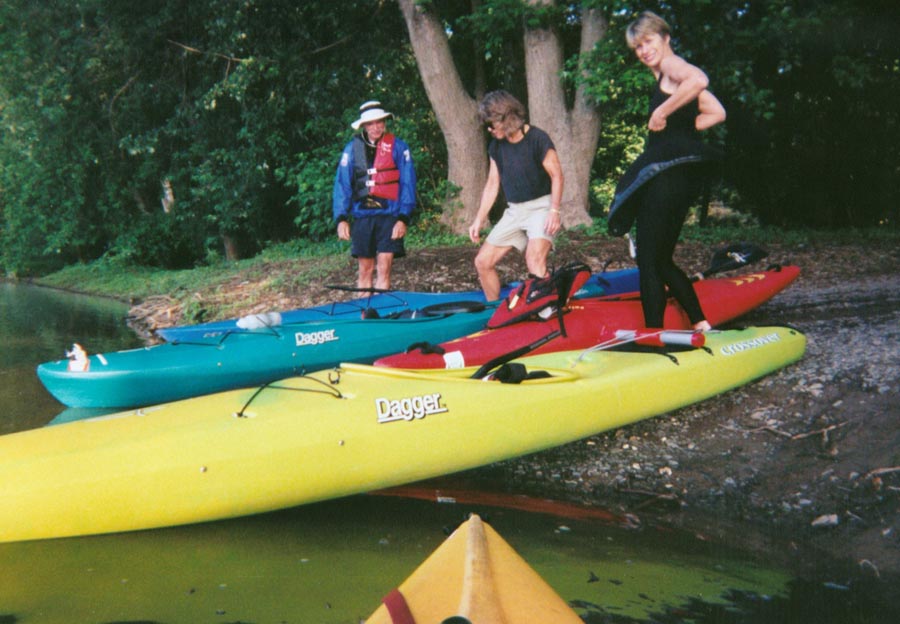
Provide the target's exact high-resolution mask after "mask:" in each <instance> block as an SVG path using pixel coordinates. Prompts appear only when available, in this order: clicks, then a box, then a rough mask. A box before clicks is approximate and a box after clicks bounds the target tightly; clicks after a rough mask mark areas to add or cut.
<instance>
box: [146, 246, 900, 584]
mask: <svg viewBox="0 0 900 624" xmlns="http://www.w3.org/2000/svg"><path fill="white" fill-rule="evenodd" d="M768 249H769V257H768V258H766V259H765V260H763V261H762V262H761V263H760V266H765V265H767V264H769V263H780V264H797V265H799V266H800V267H801V268H802V273H801V276H800V278H799V279H798V281H797V282H795V283H794V284H793V285H792V286H791V287H789V289H788V290H787V291H785V292H784V293H782V294H780V295H778V296H777V297H776V298H775V299H774V300H773V301H771V302H769V303H768V304H766V305H765V306H763V307H761V308H759V309H758V310H756V311H754V312H753V313H752V314H751V315H749V316H747V317H744V318H743V319H741V320H740V324H742V325H751V324H752V325H762V324H788V325H791V326H793V327H796V328H797V329H799V330H801V331H803V332H804V333H805V334H806V335H807V338H808V340H809V343H808V348H807V353H806V355H805V357H804V358H803V360H802V361H801V362H799V363H798V364H796V365H793V366H791V367H789V368H787V369H785V370H783V371H781V372H779V373H777V374H775V375H772V376H770V377H768V378H765V379H762V380H760V381H758V382H756V383H753V384H750V385H748V386H746V387H744V388H741V389H739V390H736V391H733V392H730V393H727V394H725V395H722V396H720V397H717V398H715V399H713V400H709V401H706V402H704V403H702V404H699V405H696V406H692V407H689V408H685V409H682V410H679V411H676V412H672V413H669V414H664V415H661V416H659V417H657V418H655V419H652V420H648V421H644V422H642V423H639V424H636V425H633V426H630V427H626V428H623V429H620V430H617V431H612V432H608V433H606V434H603V435H598V436H594V437H592V438H590V439H588V440H583V441H580V442H577V443H573V444H570V445H567V446H564V447H560V448H557V449H554V450H551V451H547V452H544V453H541V454H538V455H533V456H530V457H525V458H521V459H517V460H512V461H507V462H503V463H499V464H495V465H493V466H490V467H486V468H483V469H479V470H476V471H471V472H470V473H466V474H465V475H463V476H464V477H465V478H466V480H467V481H468V482H469V483H470V484H476V485H480V486H483V487H485V488H489V489H492V490H495V491H505V492H514V493H518V494H527V495H531V496H540V497H550V498H555V499H559V500H563V501H569V502H578V503H582V504H586V505H590V506H596V507H602V508H608V509H611V510H613V511H615V512H617V513H619V514H621V515H622V516H626V517H628V518H629V519H630V521H631V522H632V523H633V524H634V525H635V526H638V527H647V526H654V525H655V526H659V525H667V526H675V527H679V528H682V529H687V530H690V531H693V532H696V533H698V534H702V535H705V536H708V537H709V538H710V539H715V540H719V541H722V542H725V543H728V544H730V545H733V546H735V547H738V548H742V549H745V550H747V551H748V552H753V553H756V554H758V555H759V556H760V557H763V558H766V559H769V560H772V559H776V560H778V561H779V562H781V563H783V564H785V565H787V566H790V567H791V568H792V569H794V570H795V571H797V572H798V573H799V574H801V575H804V576H810V577H813V578H816V579H820V580H830V581H832V582H834V583H836V584H852V583H855V582H858V581H861V580H865V581H872V582H873V584H874V585H875V586H879V587H881V588H882V589H883V590H884V591H886V592H888V593H890V592H891V591H893V592H895V593H896V594H900V590H897V588H898V587H900V400H898V399H900V397H898V394H900V389H898V378H900V271H898V269H900V252H898V250H897V249H895V248H894V246H893V245H892V244H890V243H877V242H875V243H872V244H871V245H866V246H847V247H835V246H833V245H829V246H827V247H826V246H822V247H817V246H816V245H807V246H803V247H798V248H786V247H776V246H770V247H769V248H768ZM475 251H476V250H475V248H474V247H460V248H448V249H438V250H428V251H416V252H412V253H411V254H410V255H409V257H408V258H406V259H404V260H401V261H398V262H397V264H396V272H395V284H394V287H395V288H398V289H404V290H457V289H471V288H476V287H477V284H476V280H475V276H474V271H473V269H472V259H473V258H474V255H475ZM623 251H624V250H623V244H622V241H621V240H596V239H592V240H584V241H577V240H575V241H574V242H573V243H571V244H569V245H567V246H566V247H565V248H564V249H561V250H559V251H558V252H557V254H556V256H555V258H554V262H555V263H556V264H557V265H559V264H562V263H564V262H565V261H569V260H576V259H577V260H581V261H585V262H587V263H588V264H590V265H591V266H592V267H593V268H594V269H596V270H599V269H600V268H601V267H603V266H604V264H605V263H606V262H607V261H608V260H610V259H612V260H613V261H612V262H611V263H610V264H609V268H611V269H615V268H624V267H628V266H630V265H631V263H630V260H628V259H627V257H626V256H625V254H624V252H623ZM711 251H712V250H711V248H710V247H708V246H705V245H699V244H684V245H681V246H680V247H679V250H678V254H677V259H678V261H679V263H680V264H681V265H682V266H683V267H684V268H686V269H687V270H689V271H690V272H693V271H699V270H702V269H704V268H705V267H706V266H707V264H708V260H709V257H710V253H711ZM285 268H286V267H273V271H279V270H285ZM288 268H289V267H288ZM522 270H523V269H522V263H521V260H520V259H519V257H518V256H515V255H513V257H511V258H510V259H509V260H508V261H506V262H504V264H503V265H502V266H501V275H502V277H503V278H504V279H505V280H513V279H518V278H519V277H520V276H521V273H520V271H522ZM745 270H748V269H745ZM354 271H355V267H354V264H353V263H352V261H351V260H350V258H348V259H347V262H346V264H345V265H344V266H343V267H341V269H340V271H339V272H338V273H335V274H333V275H329V276H328V277H326V278H325V279H322V280H320V281H319V283H320V284H325V283H341V284H348V283H352V281H353V276H354ZM227 290H228V289H226V291H227ZM250 292H252V294H253V303H252V304H248V305H247V307H246V308H245V309H243V310H242V312H241V313H248V312H259V311H263V310H269V309H285V308H291V307H300V306H306V305H310V304H313V303H321V302H325V301H330V300H332V299H333V296H334V291H330V290H327V289H325V288H324V287H316V288H311V289H309V290H308V291H305V292H303V293H300V292H285V291H277V292H276V291H272V292H268V291H267V290H266V286H265V285H264V284H260V283H248V282H246V281H244V282H240V283H235V284H234V288H233V289H231V291H230V292H222V289H220V290H219V291H218V292H216V293H208V294H204V293H197V295H196V299H197V300H198V301H199V302H200V303H201V304H202V302H203V301H204V297H208V298H209V299H210V300H211V299H212V298H213V297H215V298H217V300H218V301H221V298H222V297H232V298H241V297H248V296H249V295H248V293H250ZM179 314H180V310H179V307H178V306H177V305H176V304H175V303H174V302H165V301H163V302H162V303H161V302H160V301H155V302H144V303H143V304H140V305H137V306H135V307H134V308H133V309H132V313H131V321H132V324H133V326H134V327H135V328H136V329H138V330H139V331H140V330H143V331H146V330H147V329H148V328H153V327H158V326H161V325H171V324H177V323H179V321H180V316H179ZM891 587H893V588H894V589H893V590H891V589H890V588H891ZM897 601H900V597H898V598H897Z"/></svg>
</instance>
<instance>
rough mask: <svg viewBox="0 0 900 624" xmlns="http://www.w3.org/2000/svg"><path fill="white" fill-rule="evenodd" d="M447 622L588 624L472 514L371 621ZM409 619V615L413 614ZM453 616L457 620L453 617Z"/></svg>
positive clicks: (369, 623)
mask: <svg viewBox="0 0 900 624" xmlns="http://www.w3.org/2000/svg"><path fill="white" fill-rule="evenodd" d="M398 613H400V614H408V615H410V616H412V618H411V620H412V621H413V622H434V623H438V622H443V621H445V620H447V619H448V618H452V617H454V616H457V617H463V618H466V619H467V620H468V621H470V622H475V623H477V624H512V623H513V622H515V623H516V624H529V623H531V622H534V623H535V624H538V623H540V624H546V623H547V622H553V624H583V620H582V619H581V618H580V617H579V616H578V614H577V613H575V611H573V610H572V609H571V608H570V607H569V605H568V604H567V603H566V601H565V600H563V599H562V598H561V597H560V596H559V594H557V593H556V592H555V591H554V590H553V588H552V587H550V586H549V585H548V584H547V583H546V582H545V581H544V579H542V578H541V577H540V575H539V574H538V573H537V572H535V571H534V569H532V567H531V566H529V565H528V563H527V562H526V561H525V560H524V559H523V558H522V557H521V556H520V555H519V553H517V552H516V551H515V550H514V549H513V547H512V546H510V545H509V544H508V543H507V542H506V541H505V540H504V539H503V538H502V537H501V536H500V535H499V534H498V533H497V532H496V531H495V530H494V529H493V528H491V526H490V525H488V524H485V523H484V522H482V520H481V518H479V517H478V516H477V515H473V516H471V517H470V518H469V519H468V520H467V521H466V522H465V523H463V524H462V525H460V527H459V528H458V529H456V531H454V532H453V534H452V535H450V537H448V538H447V540H446V541H444V543H443V544H441V545H440V546H439V547H438V548H437V550H435V551H434V552H433V553H432V554H431V556H429V557H428V558H427V559H426V560H425V561H424V563H422V565H421V566H419V567H418V568H417V569H416V570H415V571H414V572H413V573H412V574H411V575H410V577H409V578H408V579H406V581H404V582H403V583H402V584H401V585H400V587H399V588H397V590H395V591H394V592H391V593H390V594H388V596H387V597H386V598H385V602H384V604H382V605H381V606H380V607H378V609H377V610H376V611H375V612H374V613H373V614H372V615H371V616H370V617H369V618H368V619H367V620H366V624H396V622H397V621H401V622H402V621H404V620H403V619H402V618H398V617H396V616H397V614H398ZM405 621H410V620H409V619H407V620H405ZM451 621H452V620H451Z"/></svg>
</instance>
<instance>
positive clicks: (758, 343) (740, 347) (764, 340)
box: [719, 334, 781, 355]
mask: <svg viewBox="0 0 900 624" xmlns="http://www.w3.org/2000/svg"><path fill="white" fill-rule="evenodd" d="M779 340H781V336H779V335H778V334H769V335H767V336H759V337H757V338H753V339H752V340H742V341H741V342H733V343H731V344H729V345H725V346H724V347H722V348H721V349H719V350H720V351H721V352H722V355H735V354H736V353H740V352H741V351H747V350H749V349H756V348H758V347H763V346H765V345H767V344H772V343H773V342H778V341H779Z"/></svg>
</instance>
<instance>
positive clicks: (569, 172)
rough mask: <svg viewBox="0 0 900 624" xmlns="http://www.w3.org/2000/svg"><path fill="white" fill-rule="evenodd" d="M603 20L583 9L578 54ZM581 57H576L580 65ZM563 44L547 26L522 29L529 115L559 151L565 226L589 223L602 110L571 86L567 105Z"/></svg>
mask: <svg viewBox="0 0 900 624" xmlns="http://www.w3.org/2000/svg"><path fill="white" fill-rule="evenodd" d="M528 1H529V2H530V3H531V4H532V5H552V4H554V3H555V2H554V0H528ZM606 28H607V23H606V20H605V19H604V18H603V16H602V14H601V13H600V11H598V10H596V9H584V11H583V14H582V25H581V50H580V52H581V56H583V55H585V54H586V53H587V52H589V51H590V50H591V49H592V48H593V47H594V46H595V45H596V43H597V42H598V41H600V39H601V38H602V37H603V36H604V35H605V34H606ZM580 68H581V61H579V69H580ZM562 70H563V52H562V45H561V43H560V41H559V37H558V36H557V35H556V33H555V32H554V31H553V30H552V29H549V28H526V29H525V73H526V80H527V84H528V109H529V116H530V119H531V121H532V122H534V125H536V126H538V127H540V128H542V129H543V130H545V131H546V132H547V133H548V134H549V135H550V137H551V138H552V139H553V142H554V144H555V145H556V150H557V152H558V154H559V160H560V164H561V165H562V170H563V175H564V176H565V187H564V191H563V203H562V206H561V211H560V212H561V216H562V222H563V226H564V227H567V228H568V227H573V226H576V225H582V224H585V225H587V224H590V223H591V218H590V214H589V208H590V206H589V203H590V202H589V193H590V183H591V166H592V164H593V162H594V156H595V154H596V152H597V142H598V141H599V139H600V114H599V112H598V111H597V110H596V109H595V108H594V107H593V106H591V105H590V104H589V103H588V101H587V98H586V97H585V93H584V89H583V88H582V87H578V88H577V90H576V92H575V97H574V102H573V105H572V109H571V110H569V109H568V107H567V105H566V94H565V90H564V88H563V84H562V79H561V74H562Z"/></svg>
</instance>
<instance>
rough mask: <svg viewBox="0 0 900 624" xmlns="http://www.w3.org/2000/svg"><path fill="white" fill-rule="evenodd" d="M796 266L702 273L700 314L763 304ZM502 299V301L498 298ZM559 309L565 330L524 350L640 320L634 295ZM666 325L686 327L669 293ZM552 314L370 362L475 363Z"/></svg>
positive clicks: (538, 330) (548, 327) (542, 332)
mask: <svg viewBox="0 0 900 624" xmlns="http://www.w3.org/2000/svg"><path fill="white" fill-rule="evenodd" d="M799 274H800V268H799V267H797V266H785V267H776V268H771V269H767V270H765V271H756V272H753V273H746V274H743V275H739V276H735V277H723V278H714V279H706V280H701V281H699V282H696V283H695V284H694V289H695V291H696V292H697V297H698V298H699V299H700V305H701V306H702V308H703V311H704V312H705V313H706V318H707V320H708V321H709V322H710V324H712V325H713V327H716V326H718V325H721V324H722V323H726V322H728V321H730V320H733V319H735V318H737V317H739V316H741V315H742V314H746V313H747V312H749V311H750V310H753V309H754V308H756V307H759V306H760V305H762V304H764V303H765V302H766V301H768V300H769V299H771V298H772V297H774V296H775V295H777V294H778V293H779V292H781V291H782V290H784V289H785V288H786V287H787V286H788V285H789V284H790V283H791V282H793V281H794V280H795V279H797V276H798V275H799ZM501 305H502V304H501ZM567 310H568V311H567V312H566V313H565V314H564V315H563V325H564V329H565V334H566V335H565V336H558V337H556V338H553V339H551V340H549V341H548V342H546V343H545V344H543V345H541V346H540V347H538V348H536V349H535V350H534V351H531V352H530V353H529V354H538V353H549V352H553V351H566V350H576V349H587V348H589V347H592V346H594V345H597V344H600V343H602V342H606V341H608V340H611V339H613V338H614V337H615V332H616V330H619V329H637V328H640V327H643V325H644V313H643V311H642V309H641V301H640V295H639V294H638V293H631V294H628V295H616V296H610V297H601V298H596V299H584V300H576V301H572V302H570V305H569V306H568V308H567ZM664 326H665V328H666V329H690V327H691V323H690V321H689V320H688V317H687V314H685V312H684V310H683V309H682V308H681V306H680V305H678V304H677V303H676V302H675V300H674V299H669V303H668V305H667V307H666V314H665V320H664ZM559 328H560V327H559V319H558V317H557V315H555V314H554V315H553V316H551V317H550V318H549V319H547V320H545V321H537V320H528V321H521V322H517V323H514V324H512V325H507V326H505V327H499V328H497V329H486V330H483V331H480V332H477V333H475V334H470V335H468V336H465V337H463V338H458V339H456V340H451V341H448V342H443V343H441V344H440V345H438V347H439V348H440V349H439V350H438V351H441V352H437V353H435V352H432V351H434V349H426V351H425V352H423V350H422V348H415V349H412V350H410V351H408V352H405V353H397V354H395V355H390V356H387V357H383V358H381V359H379V360H377V361H376V362H375V365H376V366H388V367H392V368H462V367H464V366H480V365H481V364H484V363H485V362H488V361H490V360H492V359H493V358H495V357H498V356H501V355H503V354H505V353H509V352H510V351H513V350H515V349H518V348H520V347H524V346H526V345H529V344H531V343H533V342H536V341H539V340H540V339H542V338H544V337H546V336H547V335H548V334H550V333H551V332H554V331H557V330H559Z"/></svg>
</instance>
